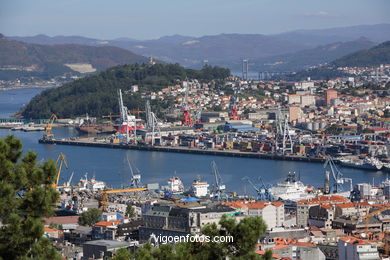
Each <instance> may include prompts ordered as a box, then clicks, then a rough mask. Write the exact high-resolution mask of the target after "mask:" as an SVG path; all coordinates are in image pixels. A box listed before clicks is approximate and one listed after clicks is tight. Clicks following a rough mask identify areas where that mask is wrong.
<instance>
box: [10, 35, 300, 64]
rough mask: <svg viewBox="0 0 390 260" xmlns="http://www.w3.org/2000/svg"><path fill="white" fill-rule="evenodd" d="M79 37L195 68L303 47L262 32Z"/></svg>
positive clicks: (56, 39) (41, 39)
mask: <svg viewBox="0 0 390 260" xmlns="http://www.w3.org/2000/svg"><path fill="white" fill-rule="evenodd" d="M14 38H15V39H18V40H23V41H26V42H39V43H41V44H53V42H55V43H58V42H60V41H63V42H66V43H68V42H69V41H72V40H73V41H75V42H80V41H81V39H79V38H76V37H75V36H69V37H60V36H56V37H47V36H46V37H43V36H42V35H39V36H33V37H14ZM82 41H83V42H84V43H86V44H88V45H92V46H102V45H105V46H116V47H119V48H123V49H127V50H130V51H132V52H134V53H137V54H139V55H143V56H153V57H154V58H156V59H159V60H162V61H165V62H171V63H175V62H178V63H180V64H181V65H183V66H189V67H198V68H201V67H202V66H203V60H205V59H207V60H208V61H209V64H212V65H217V64H222V61H228V62H224V63H223V64H226V63H229V62H230V61H240V60H242V59H243V58H248V57H253V58H261V57H268V56H273V55H280V54H285V53H290V52H296V51H298V50H303V49H305V48H307V46H305V45H303V44H295V43H291V42H289V41H286V40H282V39H278V38H276V37H274V36H267V35H262V34H219V35H209V36H202V37H190V36H181V35H172V36H164V37H161V38H159V39H155V40H143V41H138V40H131V39H123V38H120V39H115V40H107V41H103V40H96V39H89V38H87V39H85V38H82Z"/></svg>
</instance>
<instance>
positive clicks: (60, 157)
mask: <svg viewBox="0 0 390 260" xmlns="http://www.w3.org/2000/svg"><path fill="white" fill-rule="evenodd" d="M63 164H65V167H66V169H68V163H67V162H66V157H65V155H64V154H63V153H62V152H61V153H60V154H59V155H58V158H57V161H56V166H57V169H58V170H57V174H56V182H55V183H54V184H53V185H52V187H53V188H55V189H57V188H58V183H59V181H60V175H61V170H62V165H63Z"/></svg>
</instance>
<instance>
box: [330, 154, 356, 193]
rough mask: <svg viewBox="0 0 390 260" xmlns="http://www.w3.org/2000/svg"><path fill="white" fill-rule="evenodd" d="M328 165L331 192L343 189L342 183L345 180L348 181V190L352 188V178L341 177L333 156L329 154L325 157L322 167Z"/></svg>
mask: <svg viewBox="0 0 390 260" xmlns="http://www.w3.org/2000/svg"><path fill="white" fill-rule="evenodd" d="M328 166H329V168H330V172H331V173H332V177H333V182H334V183H333V192H334V193H337V192H342V191H343V185H344V183H345V182H349V183H350V190H352V179H350V178H343V174H342V173H341V171H340V170H339V169H338V167H337V166H336V164H335V162H334V160H333V158H332V157H331V156H328V157H327V158H326V161H325V163H324V169H326V168H327V167H328Z"/></svg>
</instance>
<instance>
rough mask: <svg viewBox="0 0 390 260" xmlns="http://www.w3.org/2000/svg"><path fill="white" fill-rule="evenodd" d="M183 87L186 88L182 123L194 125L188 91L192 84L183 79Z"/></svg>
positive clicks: (182, 107) (182, 106) (182, 104)
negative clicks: (189, 106)
mask: <svg viewBox="0 0 390 260" xmlns="http://www.w3.org/2000/svg"><path fill="white" fill-rule="evenodd" d="M183 87H184V88H185V95H184V98H183V100H182V102H181V110H182V111H183V115H182V117H181V123H182V125H184V126H192V124H193V121H192V118H191V113H190V110H189V108H188V101H187V99H188V93H189V90H190V85H189V83H188V82H187V81H183Z"/></svg>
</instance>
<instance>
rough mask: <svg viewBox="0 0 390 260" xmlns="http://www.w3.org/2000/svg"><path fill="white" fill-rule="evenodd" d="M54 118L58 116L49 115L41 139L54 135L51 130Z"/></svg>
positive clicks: (56, 118)
mask: <svg viewBox="0 0 390 260" xmlns="http://www.w3.org/2000/svg"><path fill="white" fill-rule="evenodd" d="M56 120H58V117H57V116H56V115H55V114H52V115H51V116H50V119H49V120H48V121H47V123H46V126H45V134H44V135H43V139H51V138H53V137H54V134H53V132H52V131H51V130H52V128H53V124H54V122H55V121H56Z"/></svg>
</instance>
